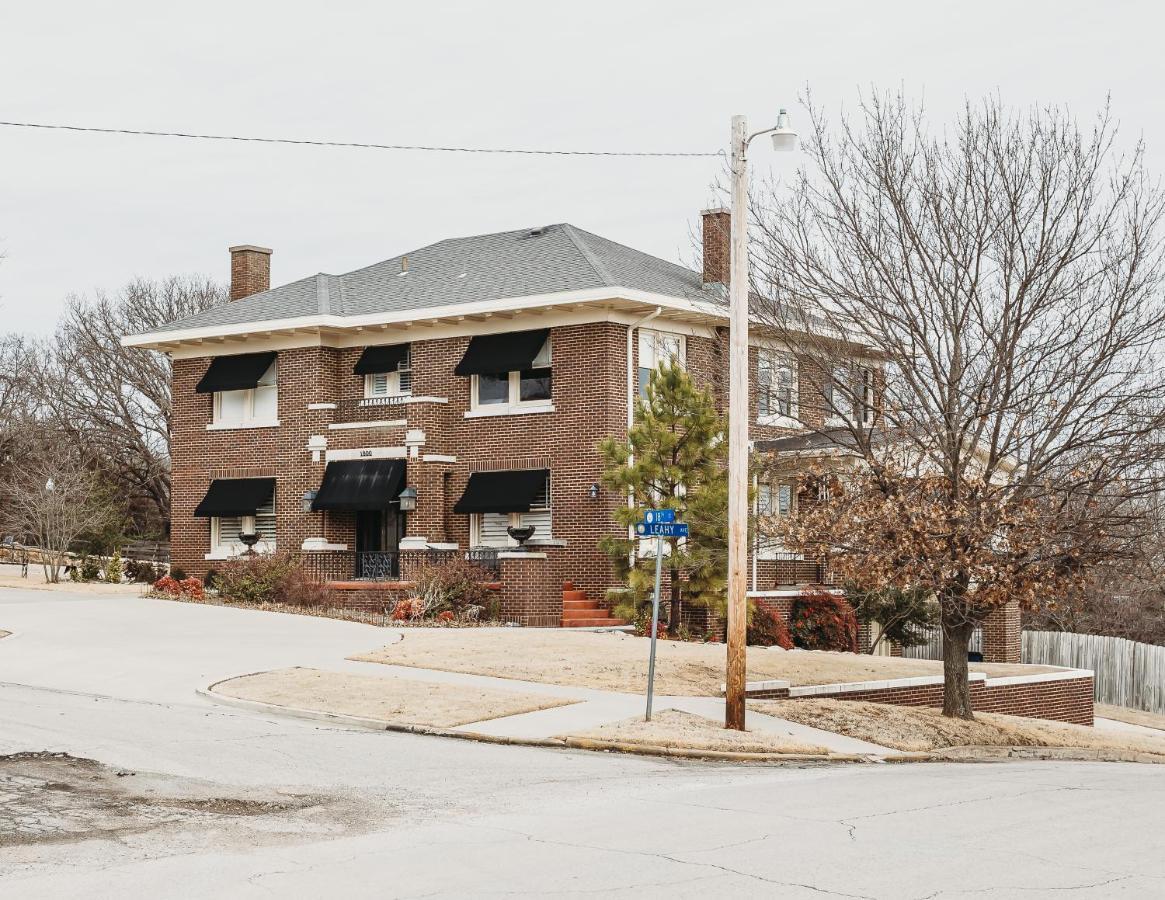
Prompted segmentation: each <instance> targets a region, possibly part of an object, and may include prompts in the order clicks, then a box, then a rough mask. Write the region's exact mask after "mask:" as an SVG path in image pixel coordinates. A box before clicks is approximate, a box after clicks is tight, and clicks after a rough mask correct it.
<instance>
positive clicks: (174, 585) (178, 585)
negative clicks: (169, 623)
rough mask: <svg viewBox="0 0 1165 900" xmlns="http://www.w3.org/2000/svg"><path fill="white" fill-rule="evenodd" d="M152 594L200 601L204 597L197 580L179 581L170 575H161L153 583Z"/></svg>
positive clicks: (184, 579) (200, 584)
mask: <svg viewBox="0 0 1165 900" xmlns="http://www.w3.org/2000/svg"><path fill="white" fill-rule="evenodd" d="M153 593H155V594H160V595H162V596H164V597H186V598H187V599H190V600H202V599H203V598H204V597H205V594H204V593H203V591H202V582H200V581H199V580H198V579H197V578H183V579H182V580H181V581H179V580H178V579H176V578H174V576H172V575H163V576H162V577H161V578H159V579H158V580H157V581H155V582H154V587H153Z"/></svg>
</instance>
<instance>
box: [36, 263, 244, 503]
mask: <svg viewBox="0 0 1165 900" xmlns="http://www.w3.org/2000/svg"><path fill="white" fill-rule="evenodd" d="M225 300H226V290H225V288H224V287H223V286H222V285H220V284H217V283H215V282H213V281H211V280H209V279H207V278H202V277H192V276H188V277H172V278H167V279H166V280H164V281H148V280H144V279H138V280H136V281H132V282H130V283H129V284H128V285H126V287H125V288H123V289H122V291H121V292H120V293H119V294H118V295H117V296H115V297H109V296H106V295H104V294H97V296H96V297H94V298H92V299H89V298H84V297H72V298H70V299H69V302H68V306H67V308H66V310H65V313H64V316H63V318H62V320H61V322H60V324H59V325H58V327H57V331H56V335H55V346H54V347H53V348H52V352H51V353H50V354H46V356H45V357H44V364H43V365H41V366H40V367H39V369H38V373H39V387H40V391H39V393H40V395H41V398H42V401H43V402H44V404H45V406H46V407H47V410H48V414H49V417H50V418H51V420H52V422H53V423H54V426H55V427H56V428H58V429H60V430H61V431H62V432H64V433H66V434H68V435H70V436H71V437H72V439H73V440H75V441H77V442H78V443H79V444H81V445H83V446H85V447H87V448H89V449H91V450H92V451H93V452H94V453H95V455H96V456H97V457H98V458H100V459H101V461H102V465H104V466H105V467H107V468H108V469H109V470H110V472H111V475H112V476H113V477H114V478H115V479H116V480H117V481H118V482H119V483H120V484H121V485H122V486H123V487H124V489H125V491H126V493H127V496H128V497H130V498H131V499H145V500H146V501H147V502H148V503H149V504H150V505H151V506H152V507H153V509H154V512H155V515H156V520H157V521H160V522H164V521H166V519H167V518H168V516H169V508H170V461H169V441H170V415H171V401H170V369H171V366H170V360H169V357H167V356H166V355H164V354H161V353H155V352H151V351H145V350H138V349H135V348H129V347H123V346H122V345H121V338H122V337H123V336H125V335H127V334H134V333H138V332H143V331H150V330H152V329H156V328H159V327H160V326H162V325H165V324H167V323H169V322H174V321H177V320H179V319H183V318H185V317H187V316H190V315H193V314H195V313H198V312H201V311H202V310H204V309H207V308H209V307H210V306H213V305H214V304H216V303H220V302H223V301H225Z"/></svg>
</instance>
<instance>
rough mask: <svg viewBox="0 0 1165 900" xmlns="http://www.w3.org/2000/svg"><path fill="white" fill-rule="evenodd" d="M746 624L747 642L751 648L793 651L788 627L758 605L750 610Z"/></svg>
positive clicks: (782, 620) (775, 615) (774, 614)
mask: <svg viewBox="0 0 1165 900" xmlns="http://www.w3.org/2000/svg"><path fill="white" fill-rule="evenodd" d="M751 613H752V615H751V617H750V619H749V623H748V637H747V642H748V643H749V644H750V645H752V646H753V647H781V648H783V649H785V650H792V649H793V638H792V636H791V635H790V634H789V626H788V625H786V624H785V620H784V619H782V618H781V617H780V616H779V615H777V614H776V613H775V612H773V611H772V610H771V609H769V608H768V607H767V606H764V605H763V604H760V603H758V604H757V605H756V606H755V607H754V608H753V609H752V610H751Z"/></svg>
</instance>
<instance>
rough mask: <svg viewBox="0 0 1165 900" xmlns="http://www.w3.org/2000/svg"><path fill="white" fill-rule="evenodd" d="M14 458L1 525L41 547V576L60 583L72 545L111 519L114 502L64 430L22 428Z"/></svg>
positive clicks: (85, 455) (83, 454) (113, 511)
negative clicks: (54, 431) (43, 574)
mask: <svg viewBox="0 0 1165 900" xmlns="http://www.w3.org/2000/svg"><path fill="white" fill-rule="evenodd" d="M12 460H13V464H12V467H11V473H12V479H11V482H10V484H9V485H8V491H7V494H8V497H7V500H8V502H7V504H6V506H5V509H4V524H5V526H6V527H7V528H10V529H11V530H12V531H13V532H14V533H15V534H17V535H18V536H19V538H20V539H21V540H22V541H23V542H25V543H30V544H33V545H35V546H36V547H38V548H39V549H40V556H41V563H42V565H43V566H44V573H45V580H46V581H49V582H54V583H55V582H58V581H60V578H61V570H62V569H63V568H64V566H65V563H66V554H67V552H68V550H69V548H70V546H71V545H72V544H73V543H74V542H75V541H76V540H77V538H78V537H80V536H81V535H82V534H84V533H85V532H87V531H94V530H97V529H99V528H101V527H102V526H104V525H106V524H108V523H109V522H110V521H111V520H113V519H114V518H115V517H116V516H117V514H118V511H119V510H118V504H117V501H116V500H115V498H114V497H113V496H112V494H111V492H110V490H109V489H108V487H107V486H106V485H104V484H103V483H102V481H101V478H100V475H99V472H98V470H97V469H96V467H95V466H94V465H93V464H92V460H91V459H90V458H88V456H87V454H86V453H85V452H84V451H83V450H82V449H81V448H79V447H78V446H77V445H75V444H74V443H73V442H72V441H71V440H70V439H69V438H68V436H66V435H61V434H55V433H52V432H50V431H47V430H43V429H42V430H34V429H32V428H29V429H26V430H24V431H22V433H21V435H20V437H19V439H18V440H17V441H16V445H15V446H14V447H13V453H12Z"/></svg>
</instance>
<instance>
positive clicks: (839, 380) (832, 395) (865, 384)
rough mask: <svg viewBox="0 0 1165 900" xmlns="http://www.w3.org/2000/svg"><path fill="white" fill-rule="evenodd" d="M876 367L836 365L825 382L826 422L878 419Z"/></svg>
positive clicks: (871, 421)
mask: <svg viewBox="0 0 1165 900" xmlns="http://www.w3.org/2000/svg"><path fill="white" fill-rule="evenodd" d="M874 402H875V400H874V371H873V369H869V368H863V367H858V366H852V365H838V366H834V368H833V372H832V373H831V375H830V377H829V378H828V379H827V380H826V384H825V416H826V424H834V425H840V424H850V423H852V424H855V425H870V424H872V423H873V421H874V412H875V409H874Z"/></svg>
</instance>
